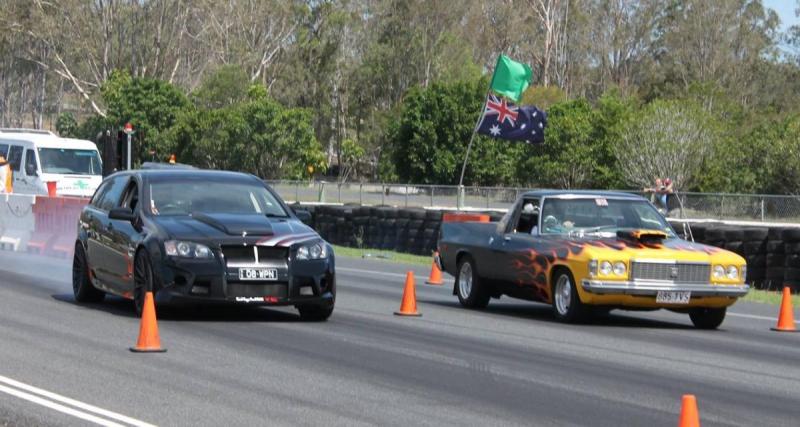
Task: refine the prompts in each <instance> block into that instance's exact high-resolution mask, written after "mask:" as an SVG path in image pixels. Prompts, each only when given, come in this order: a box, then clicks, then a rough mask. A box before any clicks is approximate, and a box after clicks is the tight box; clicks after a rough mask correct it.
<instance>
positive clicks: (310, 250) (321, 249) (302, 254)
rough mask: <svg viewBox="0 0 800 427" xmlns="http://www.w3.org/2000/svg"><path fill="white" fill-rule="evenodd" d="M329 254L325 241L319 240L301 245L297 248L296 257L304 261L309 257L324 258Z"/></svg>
mask: <svg viewBox="0 0 800 427" xmlns="http://www.w3.org/2000/svg"><path fill="white" fill-rule="evenodd" d="M327 256H328V250H327V248H326V247H325V243H324V242H319V243H315V244H313V245H306V246H300V247H299V248H297V255H295V259H297V260H301V261H302V260H307V259H323V258H326V257H327Z"/></svg>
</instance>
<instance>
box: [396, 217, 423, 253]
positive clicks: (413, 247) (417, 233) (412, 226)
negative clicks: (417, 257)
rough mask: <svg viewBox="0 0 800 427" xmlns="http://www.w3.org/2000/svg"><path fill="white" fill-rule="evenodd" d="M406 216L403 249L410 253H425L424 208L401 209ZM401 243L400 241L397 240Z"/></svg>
mask: <svg viewBox="0 0 800 427" xmlns="http://www.w3.org/2000/svg"><path fill="white" fill-rule="evenodd" d="M403 211H405V215H407V216H408V223H407V224H406V238H405V239H404V240H403V241H402V243H403V244H404V246H403V249H404V250H403V251H402V252H407V253H412V254H422V253H425V235H424V231H425V210H424V209H403V210H401V212H403ZM398 243H401V242H398Z"/></svg>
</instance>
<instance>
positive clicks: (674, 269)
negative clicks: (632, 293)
mask: <svg viewBox="0 0 800 427" xmlns="http://www.w3.org/2000/svg"><path fill="white" fill-rule="evenodd" d="M631 277H632V278H633V280H659V281H667V282H674V283H708V281H709V280H710V279H711V266H710V265H708V264H689V263H660V262H640V261H634V262H633V263H631Z"/></svg>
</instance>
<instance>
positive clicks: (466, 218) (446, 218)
mask: <svg viewBox="0 0 800 427" xmlns="http://www.w3.org/2000/svg"><path fill="white" fill-rule="evenodd" d="M442 222H489V215H486V214H471V213H466V212H452V213H446V214H444V215H442Z"/></svg>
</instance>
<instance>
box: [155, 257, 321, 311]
mask: <svg viewBox="0 0 800 427" xmlns="http://www.w3.org/2000/svg"><path fill="white" fill-rule="evenodd" d="M239 268H274V269H276V270H277V277H276V279H275V280H261V281H252V280H251V281H244V280H240V279H239ZM156 270H158V273H160V277H156V283H157V284H158V291H157V292H156V299H157V300H158V301H159V302H165V301H187V302H197V303H201V302H205V303H234V304H247V305H271V306H282V305H294V306H300V305H317V306H323V307H330V306H333V304H334V300H335V295H336V274H335V266H334V259H333V257H332V256H330V257H328V258H326V259H319V260H305V261H288V260H285V259H283V260H270V261H266V262H264V263H260V264H234V263H226V262H225V261H224V260H223V259H221V258H220V257H218V256H217V257H215V258H214V259H208V260H197V259H180V258H167V259H166V260H165V261H164V263H163V266H162V268H160V269H156Z"/></svg>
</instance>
